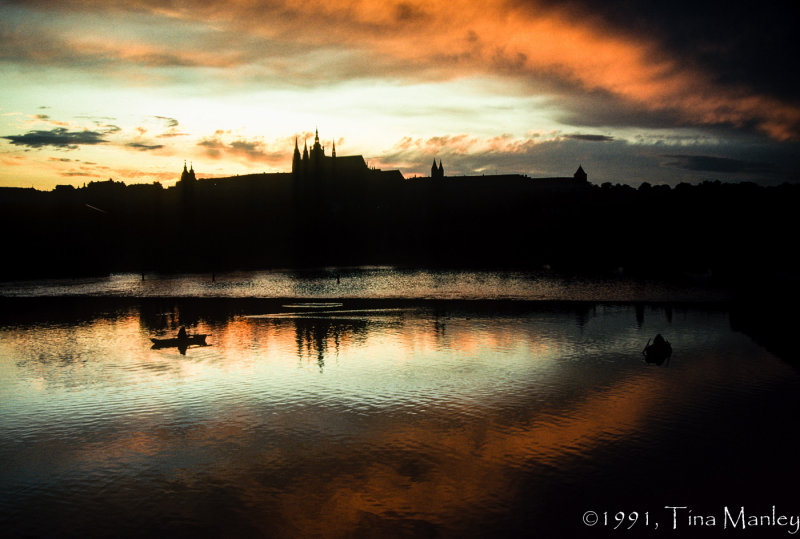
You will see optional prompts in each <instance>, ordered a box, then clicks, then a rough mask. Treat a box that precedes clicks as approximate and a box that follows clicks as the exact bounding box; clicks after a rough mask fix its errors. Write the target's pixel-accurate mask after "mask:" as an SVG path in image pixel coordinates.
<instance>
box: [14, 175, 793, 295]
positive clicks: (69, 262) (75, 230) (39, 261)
mask: <svg viewBox="0 0 800 539" xmlns="http://www.w3.org/2000/svg"><path fill="white" fill-rule="evenodd" d="M798 203H800V186H797V185H788V184H786V185H782V186H777V187H759V186H756V185H754V184H721V183H719V182H716V183H704V184H701V185H696V186H691V185H688V184H681V185H679V186H677V187H675V188H669V187H667V186H656V187H652V186H650V185H649V184H643V185H642V187H640V188H639V189H633V188H631V187H628V186H621V185H617V186H614V185H611V184H604V185H602V186H595V185H591V184H581V185H575V184H572V183H565V184H564V185H563V186H558V185H555V186H554V185H553V184H546V185H543V184H540V183H536V181H535V180H533V179H524V178H523V177H519V178H513V179H507V180H505V181H504V182H501V183H499V184H497V185H494V184H492V185H489V183H488V182H480V181H479V178H478V179H475V178H473V179H471V180H465V179H459V178H443V179H439V180H436V181H434V180H430V179H428V180H402V181H393V182H372V183H369V184H365V185H360V184H358V183H357V182H356V183H353V184H346V186H333V185H328V186H322V187H320V189H318V190H315V191H313V192H308V191H298V190H297V189H295V187H294V184H293V180H292V176H291V175H289V174H286V175H278V176H275V177H272V178H271V179H270V180H269V181H267V180H265V179H259V177H258V176H257V175H256V176H252V177H246V178H229V179H225V180H213V181H212V180H200V181H198V182H197V184H196V185H194V186H193V187H192V190H191V192H189V191H187V190H186V189H181V188H170V189H162V188H161V187H160V186H157V185H131V186H126V185H124V184H122V183H121V182H93V183H90V184H89V185H88V186H87V187H85V188H80V189H70V190H60V191H59V190H57V191H53V192H39V191H34V190H26V189H2V190H0V225H2V226H3V230H5V231H6V236H5V240H6V241H5V253H4V254H5V255H6V256H5V263H4V264H3V266H2V268H0V279H4V280H7V279H20V278H35V277H53V276H69V277H71V276H86V275H107V274H110V273H115V272H126V271H127V272H161V273H182V272H206V273H211V272H216V273H221V272H225V271H233V270H253V269H265V268H304V267H330V266H363V265H392V266H405V267H426V268H460V269H486V268H490V269H506V270H508V269H527V270H534V269H536V270H538V269H541V268H543V267H545V268H551V269H553V270H556V271H559V272H564V273H570V272H575V271H578V272H586V273H593V274H597V275H614V274H618V273H623V274H626V275H633V276H638V277H648V278H669V279H680V278H684V277H686V276H692V277H694V278H703V279H714V280H715V282H717V283H720V284H723V285H728V284H733V285H736V284H737V283H740V282H746V281H749V280H753V279H758V278H761V277H762V276H766V277H769V276H771V275H776V274H789V275H798V273H799V272H798V267H797V264H796V262H795V260H794V257H793V255H792V253H791V249H789V248H788V247H787V245H786V238H787V237H788V235H789V234H790V233H791V231H792V230H793V229H794V227H795V223H794V218H793V215H794V209H795V208H796V207H797V206H798Z"/></svg>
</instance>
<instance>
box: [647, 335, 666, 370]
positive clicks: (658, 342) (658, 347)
mask: <svg viewBox="0 0 800 539" xmlns="http://www.w3.org/2000/svg"><path fill="white" fill-rule="evenodd" d="M642 355H643V356H644V360H645V361H646V362H648V363H655V364H656V365H661V364H662V363H664V361H665V360H667V359H669V357H670V356H671V355H672V345H671V344H670V343H669V341H668V340H666V339H664V337H662V336H661V334H660V333H659V334H658V335H656V338H655V339H653V344H650V340H649V339H648V340H647V345H645V347H644V350H642Z"/></svg>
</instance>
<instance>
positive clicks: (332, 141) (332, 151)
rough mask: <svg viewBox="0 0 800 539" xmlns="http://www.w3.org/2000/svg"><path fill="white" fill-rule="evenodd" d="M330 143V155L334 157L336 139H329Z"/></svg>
mask: <svg viewBox="0 0 800 539" xmlns="http://www.w3.org/2000/svg"><path fill="white" fill-rule="evenodd" d="M331 145H332V146H333V149H332V150H331V156H332V157H336V141H335V140H333V139H331Z"/></svg>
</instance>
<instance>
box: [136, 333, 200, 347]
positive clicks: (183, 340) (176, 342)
mask: <svg viewBox="0 0 800 539" xmlns="http://www.w3.org/2000/svg"><path fill="white" fill-rule="evenodd" d="M206 337H208V335H206V334H203V333H198V334H196V335H187V336H185V337H172V338H167V339H156V338H154V337H151V338H150V340H151V341H153V348H172V347H177V348H188V347H190V346H192V345H194V346H206Z"/></svg>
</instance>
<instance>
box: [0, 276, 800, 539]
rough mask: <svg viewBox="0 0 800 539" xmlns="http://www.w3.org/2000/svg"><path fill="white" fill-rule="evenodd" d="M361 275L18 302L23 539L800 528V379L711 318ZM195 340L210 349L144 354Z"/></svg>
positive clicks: (8, 440) (638, 287)
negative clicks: (664, 347) (183, 333)
mask: <svg viewBox="0 0 800 539" xmlns="http://www.w3.org/2000/svg"><path fill="white" fill-rule="evenodd" d="M359 271H360V272H361V273H357V272H355V270H347V271H344V270H343V271H338V270H337V271H333V270H331V271H323V272H318V273H316V274H308V275H302V276H298V275H296V274H288V273H278V274H266V273H265V274H255V275H251V276H250V278H248V277H247V274H238V275H232V276H231V275H227V276H215V281H214V282H211V280H210V276H181V277H169V278H161V277H154V276H146V278H145V281H144V283H143V282H142V281H141V276H130V275H127V276H114V277H112V278H107V279H97V280H85V281H59V282H47V283H39V284H38V285H37V284H36V283H5V284H4V285H3V288H2V290H0V294H1V295H2V296H4V297H3V298H0V305H2V307H3V308H2V313H1V317H0V403H2V404H1V405H0V462H1V463H2V467H0V519H2V523H0V524H2V529H3V530H4V536H41V537H44V536H75V537H83V536H131V537H133V536H188V535H192V536H195V537H196V536H203V537H205V536H212V537H221V536H225V537H250V536H254V537H255V536H262V537H315V536H316V537H354V536H364V537H379V536H380V537H386V536H389V537H396V536H401V537H437V536H438V537H497V536H514V537H524V536H539V537H553V536H559V535H561V536H575V535H581V536H587V537H597V536H605V535H607V534H608V533H609V530H610V529H611V528H612V527H613V526H614V525H616V524H617V523H616V522H615V520H614V517H615V516H617V514H618V512H620V511H622V512H625V515H624V516H625V518H628V517H630V516H631V514H632V512H634V511H635V512H638V515H637V518H636V521H635V523H633V524H632V522H633V520H626V521H625V522H624V526H623V527H624V528H628V527H629V526H630V527H631V528H632V529H631V530H623V529H620V530H617V532H616V533H617V534H619V535H621V536H632V535H635V534H637V533H639V534H644V535H646V536H656V535H657V534H662V535H663V534H664V530H667V532H668V533H669V534H673V535H676V536H703V537H705V536H713V535H714V534H723V535H724V534H726V533H727V534H730V533H731V531H732V530H730V529H723V522H724V521H723V519H722V517H723V514H724V508H725V507H727V508H729V510H730V511H733V512H738V511H739V508H740V507H744V508H745V510H746V511H747V512H748V513H750V512H753V513H758V514H766V513H769V512H770V511H771V510H772V509H771V508H772V506H773V505H774V506H776V511H777V512H778V513H779V514H780V513H781V512H783V513H785V514H787V515H797V514H799V513H800V503H798V501H797V500H798V497H797V496H796V494H795V492H796V482H797V479H798V477H800V475H799V473H800V464H798V462H797V459H796V445H795V442H796V438H797V436H796V433H795V431H796V430H797V429H796V418H797V414H798V412H799V411H800V406H798V399H797V397H796V396H797V394H798V391H799V390H800V376H798V371H797V369H796V368H795V367H794V366H792V365H790V364H789V363H787V362H785V361H784V360H782V359H779V358H777V357H775V356H773V355H772V354H771V353H769V352H768V351H766V350H765V349H763V348H762V347H761V346H759V345H758V344H756V343H755V342H754V341H753V340H752V339H751V338H750V337H748V336H747V335H745V334H743V333H738V332H736V331H734V330H733V329H732V328H731V323H730V315H729V313H728V312H727V310H726V308H725V307H724V306H721V305H720V304H718V303H714V302H710V303H709V302H708V299H709V298H713V297H716V296H715V294H717V293H716V292H708V291H700V292H698V291H697V290H694V291H692V290H687V289H685V288H684V289H677V288H669V287H663V286H661V285H657V284H653V283H649V284H648V283H645V284H641V283H638V284H636V283H634V284H630V285H620V286H614V285H613V283H610V284H608V283H603V282H585V283H583V284H580V283H579V284H577V285H576V286H575V287H570V286H569V283H568V282H566V281H564V282H562V281H558V280H555V279H550V280H549V281H548V278H537V279H538V281H537V279H531V278H530V276H528V277H526V276H524V275H522V274H480V273H460V274H457V273H451V274H438V275H437V274H435V273H428V272H411V274H410V275H409V273H408V272H405V273H404V272H394V273H393V271H394V270H380V269H368V270H359ZM364 273H366V275H363V274H364ZM381 273H383V275H381ZM359 277H363V278H361V280H360V281H359ZM337 278H338V280H339V282H338V283H337V282H336V280H337ZM404 279H405V282H406V283H412V284H410V285H408V286H407V287H405V288H403V287H402V286H400V285H399V284H398V283H400V282H403V280H404ZM348 280H352V281H353V282H350V283H348ZM356 281H358V282H356ZM265 283H272V284H265ZM376 283H384V284H382V285H381V284H376ZM414 283H416V284H414ZM554 283H555V284H554ZM559 283H562V284H559ZM548 287H549V288H548ZM215 290H216V291H217V292H216V293H214V292H213V291H215ZM548 290H550V292H547V291H548ZM203 291H205V292H203ZM209 291H211V292H209ZM220 291H221V292H220ZM248 291H249V292H248ZM459 291H461V292H459ZM637 291H638V292H637ZM637 293H638V294H639V295H638V296H637V295H636V294H637ZM692 294H695V295H694V296H693V297H694V299H695V300H697V299H698V298H699V299H701V300H703V301H701V302H700V303H693V304H686V303H683V301H686V299H687V297H689V296H691V295H692ZM698 294H699V295H698ZM586 295H588V297H585V296H586ZM532 296H535V297H532ZM511 299H513V301H512V300H511ZM565 299H567V300H570V301H566V302H565V301H563V300H565ZM533 300H536V301H533ZM543 300H546V301H543ZM555 300H558V301H555ZM634 300H641V301H636V302H635V303H634V302H633V301H634ZM670 300H673V301H670ZM181 325H183V326H186V327H187V328H188V330H189V332H190V333H204V334H208V335H209V337H208V339H207V341H208V346H190V347H188V348H187V349H177V348H162V349H153V348H152V347H151V341H150V338H151V337H169V336H173V335H174V334H175V332H176V331H177V329H178V327H179V326H181ZM657 333H661V334H663V335H664V336H665V337H666V338H667V339H668V340H670V341H671V342H672V345H673V350H674V352H673V355H672V357H671V358H670V359H669V361H668V362H665V363H664V364H662V365H660V366H659V365H653V364H647V363H645V362H644V361H643V357H642V355H641V350H642V347H643V346H644V344H645V343H646V342H647V341H648V339H650V338H652V337H653V336H654V335H656V334H657ZM666 506H682V507H683V506H685V507H687V509H681V510H676V511H678V512H679V518H676V519H674V520H673V514H672V512H671V511H672V510H668V509H665V507H666ZM589 511H594V512H595V514H596V515H597V516H598V519H599V522H597V523H595V524H594V525H592V526H590V525H588V524H587V522H588V523H589V524H591V523H592V522H593V521H592V518H593V517H592V513H587V512H589ZM645 513H647V516H646V519H647V522H646V523H645ZM585 515H588V516H585ZM690 516H694V517H697V516H701V517H702V518H701V520H702V522H700V521H698V519H697V518H695V519H694V520H692V518H689V517H690ZM709 516H716V519H715V523H714V525H713V526H711V525H709V524H708V522H709V520H708V518H707V517H709ZM618 518H619V517H618ZM584 519H588V520H586V521H584ZM604 519H605V521H604ZM606 522H607V524H606ZM703 522H704V523H705V525H703ZM656 526H658V530H656V529H655V527H656ZM673 527H676V529H675V530H673V529H672V528H673ZM790 529H793V528H790V527H789V526H788V525H787V526H779V525H777V524H775V525H772V526H769V525H768V524H767V525H762V526H761V527H760V528H759V527H758V526H756V527H755V528H754V527H750V528H748V531H747V532H744V533H745V534H747V535H748V536H753V537H764V536H776V537H777V536H786V533H787V531H788V530H790ZM654 534H655V535H654Z"/></svg>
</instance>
